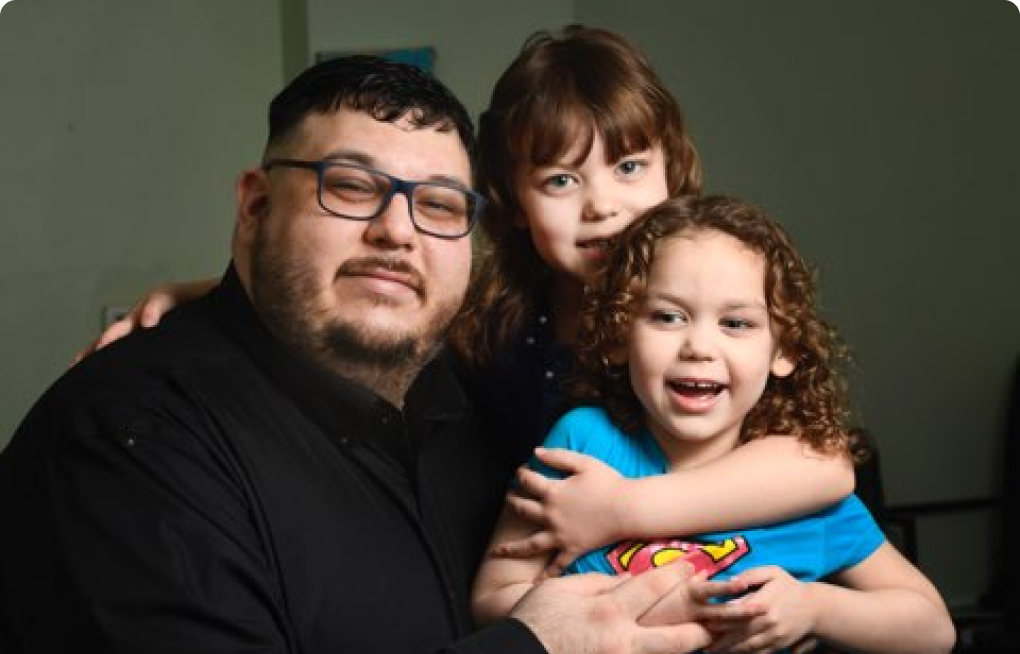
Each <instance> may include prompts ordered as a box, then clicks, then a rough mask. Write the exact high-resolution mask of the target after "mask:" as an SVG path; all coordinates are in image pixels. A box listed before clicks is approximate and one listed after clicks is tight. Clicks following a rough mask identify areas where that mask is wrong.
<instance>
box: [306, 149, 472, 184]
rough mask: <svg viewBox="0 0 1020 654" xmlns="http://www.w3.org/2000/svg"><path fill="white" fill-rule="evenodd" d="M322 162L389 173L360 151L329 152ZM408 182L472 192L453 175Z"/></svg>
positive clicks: (373, 158) (431, 176)
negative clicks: (352, 165)
mask: <svg viewBox="0 0 1020 654" xmlns="http://www.w3.org/2000/svg"><path fill="white" fill-rule="evenodd" d="M322 160H323V161H336V162H338V163H353V164H357V165H359V166H365V167H366V168H373V169H376V170H380V171H381V172H389V171H386V170H382V169H381V168H379V163H378V162H377V161H376V159H375V157H373V156H372V155H370V154H368V153H365V152H362V151H360V150H334V151H332V152H327V153H326V154H325V155H324V156H323V157H322ZM408 181H428V182H436V183H439V184H445V185H447V186H455V187H457V188H460V189H464V190H466V191H467V190H471V185H470V184H468V183H467V182H466V181H465V180H463V179H461V178H459V177H456V176H453V175H443V174H435V175H429V176H428V177H426V178H425V179H423V180H408Z"/></svg>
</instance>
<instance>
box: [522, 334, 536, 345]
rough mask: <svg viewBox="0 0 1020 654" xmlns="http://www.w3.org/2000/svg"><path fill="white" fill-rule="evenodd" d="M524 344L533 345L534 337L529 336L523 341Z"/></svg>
mask: <svg viewBox="0 0 1020 654" xmlns="http://www.w3.org/2000/svg"><path fill="white" fill-rule="evenodd" d="M524 342H525V343H527V344H528V345H534V344H535V337H534V336H529V337H528V338H527V339H525V341H524Z"/></svg>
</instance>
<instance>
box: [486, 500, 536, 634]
mask: <svg viewBox="0 0 1020 654" xmlns="http://www.w3.org/2000/svg"><path fill="white" fill-rule="evenodd" d="M536 529H537V526H536V525H535V524H534V523H532V522H530V521H528V520H527V519H526V518H524V517H522V516H521V515H519V514H517V513H515V512H514V511H511V510H509V508H507V507H504V508H503V512H502V513H501V514H500V516H499V520H498V521H497V522H496V530H495V531H494V532H493V535H492V541H491V543H490V548H489V549H488V550H487V551H486V554H485V558H483V559H482V565H481V566H480V567H479V568H478V574H477V575H476V576H475V582H474V588H473V590H472V593H471V610H472V611H473V612H474V615H475V620H476V621H477V622H478V623H479V624H488V623H489V622H493V621H495V620H498V619H499V618H502V617H505V616H506V615H507V614H509V613H510V610H511V609H513V607H514V606H515V605H516V604H517V602H518V601H520V599H521V597H523V596H524V595H525V593H527V592H528V591H529V590H531V588H532V586H534V585H535V584H536V583H537V582H538V581H539V580H540V579H541V578H542V576H543V574H542V571H543V570H544V569H545V567H546V564H547V563H548V560H549V555H548V554H546V553H544V552H536V553H534V554H532V555H531V556H527V557H514V558H508V557H495V556H493V555H492V550H493V548H494V547H496V546H498V545H499V544H501V543H503V542H506V541H508V540H518V539H521V538H526V537H528V536H531V535H532V534H534V533H535V530H536Z"/></svg>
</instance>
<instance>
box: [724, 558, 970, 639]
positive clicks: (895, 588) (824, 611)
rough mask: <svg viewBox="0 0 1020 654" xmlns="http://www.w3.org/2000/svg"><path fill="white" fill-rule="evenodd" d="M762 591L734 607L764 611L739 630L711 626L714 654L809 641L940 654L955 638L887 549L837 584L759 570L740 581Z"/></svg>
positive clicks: (941, 611) (922, 583) (926, 589)
mask: <svg viewBox="0 0 1020 654" xmlns="http://www.w3.org/2000/svg"><path fill="white" fill-rule="evenodd" d="M738 578H739V579H742V580H743V581H744V582H745V583H747V584H748V585H749V586H759V587H760V588H759V589H758V590H756V591H755V592H753V593H750V594H748V595H747V596H746V597H745V598H742V599H741V600H739V601H753V602H755V603H756V604H758V605H761V606H764V607H766V608H765V613H764V614H763V615H761V616H758V617H755V618H752V619H751V620H749V621H748V622H747V623H746V624H744V625H736V626H735V625H722V626H721V628H720V627H719V625H716V626H715V628H714V629H713V630H714V631H715V632H716V633H718V634H719V636H718V637H717V638H716V639H715V640H714V641H713V643H712V646H711V649H712V651H713V652H716V651H718V652H725V651H728V650H730V649H733V650H735V651H761V650H769V651H771V650H773V649H777V648H782V647H789V646H790V645H792V644H793V643H796V642H798V641H800V640H801V639H802V638H803V637H804V636H805V635H810V636H813V637H815V638H818V639H820V640H822V641H824V642H827V643H829V644H831V645H833V646H835V647H836V648H838V649H840V650H843V649H849V650H852V651H855V652H875V653H876V654H878V653H880V654H929V653H931V654H944V653H946V652H949V651H950V650H952V648H953V643H954V640H955V632H954V627H953V622H952V620H951V619H950V617H949V612H948V611H947V610H946V607H945V604H944V603H943V602H942V598H941V597H940V596H939V593H938V591H937V590H936V589H935V587H934V586H933V585H932V584H931V582H930V581H928V579H927V578H925V576H924V575H923V574H921V572H920V571H919V570H917V568H915V567H914V566H913V565H911V564H910V562H908V561H907V560H906V559H904V558H903V557H902V556H901V555H900V553H899V552H898V551H897V550H896V548H894V547H893V546H892V545H890V544H889V543H888V542H887V543H884V544H883V545H881V546H880V547H879V548H878V549H877V550H875V552H874V553H872V554H871V556H869V557H868V558H867V559H865V560H864V561H862V562H861V563H859V564H857V565H856V566H854V567H853V568H850V569H848V570H845V571H843V572H840V573H838V574H836V575H835V576H834V577H833V580H834V581H835V582H836V583H838V584H839V585H834V584H830V583H825V582H810V583H806V582H801V581H798V580H796V579H794V578H793V577H791V576H790V575H789V574H787V573H786V572H785V571H783V570H782V569H781V568H778V567H775V566H763V567H760V568H754V569H752V570H747V571H746V572H744V573H742V574H740V575H739V576H738Z"/></svg>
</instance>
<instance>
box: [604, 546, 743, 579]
mask: <svg viewBox="0 0 1020 654" xmlns="http://www.w3.org/2000/svg"><path fill="white" fill-rule="evenodd" d="M750 551H751V547H750V546H749V545H748V544H747V540H746V539H745V538H744V537H743V536H734V537H732V538H726V539H724V540H722V541H718V542H714V543H713V542H693V541H687V540H681V539H676V538H671V539H666V540H653V541H635V540H628V541H623V542H622V543H620V544H619V545H617V546H616V547H614V548H613V549H612V550H610V551H609V553H608V554H606V558H607V559H608V560H609V564H610V565H611V566H612V567H613V570H615V571H616V572H617V573H621V572H631V573H634V574H637V573H639V572H645V571H647V570H651V569H652V568H658V567H659V566H663V565H666V564H667V563H670V562H672V561H676V560H677V559H683V560H684V561H687V562H688V563H690V564H691V565H693V566H694V571H695V573H697V572H707V573H708V576H709V577H711V576H713V575H715V574H716V573H718V572H720V571H722V570H725V569H726V568H728V567H730V566H731V565H733V564H734V563H735V562H737V561H739V560H740V559H741V558H743V557H744V556H745V555H746V554H747V553H748V552H750Z"/></svg>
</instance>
